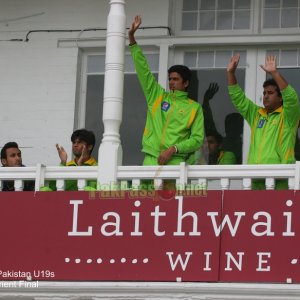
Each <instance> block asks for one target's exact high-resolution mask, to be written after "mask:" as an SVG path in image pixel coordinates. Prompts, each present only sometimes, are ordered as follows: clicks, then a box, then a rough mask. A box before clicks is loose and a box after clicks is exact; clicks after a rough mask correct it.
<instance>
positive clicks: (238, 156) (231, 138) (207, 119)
mask: <svg viewBox="0 0 300 300" xmlns="http://www.w3.org/2000/svg"><path fill="white" fill-rule="evenodd" d="M218 90H219V85H218V83H216V82H211V83H210V84H209V87H208V89H207V90H206V91H205V93H204V96H203V104H202V108H203V115H204V127H205V135H206V140H207V142H208V143H209V144H212V145H214V144H218V145H217V148H222V151H221V152H222V153H225V158H224V159H221V160H220V161H219V162H221V163H220V164H223V162H225V163H224V164H230V162H232V163H233V164H237V163H238V164H241V163H242V138H241V135H242V133H243V117H242V116H241V115H240V114H239V113H237V112H234V113H230V114H228V115H227V116H226V118H225V134H226V135H225V137H224V138H223V137H222V135H221V134H220V133H219V132H218V130H217V127H216V124H215V121H214V118H213V113H212V110H211V107H210V101H211V100H212V99H213V98H214V96H215V94H216V93H217V92H218ZM220 140H222V141H221V142H218V141H220ZM199 151H201V149H200V150H198V151H197V152H198V154H197V153H195V156H196V157H197V156H199ZM210 153H211V151H210ZM228 156H230V157H231V158H230V159H227V157H228ZM210 161H211V162H210V163H209V164H213V165H215V164H219V163H218V160H216V161H213V160H211V159H210Z"/></svg>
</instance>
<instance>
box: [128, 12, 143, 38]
mask: <svg viewBox="0 0 300 300" xmlns="http://www.w3.org/2000/svg"><path fill="white" fill-rule="evenodd" d="M141 24H142V18H141V16H140V15H137V16H135V17H134V19H133V21H132V24H131V27H130V29H129V33H131V34H134V33H135V32H136V31H137V29H138V28H139V27H140V25H141Z"/></svg>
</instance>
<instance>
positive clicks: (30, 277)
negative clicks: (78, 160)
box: [0, 162, 300, 299]
mask: <svg viewBox="0 0 300 300" xmlns="http://www.w3.org/2000/svg"><path fill="white" fill-rule="evenodd" d="M100 172H104V171H103V170H101V166H100V167H52V166H51V167H48V166H43V165H40V164H39V165H37V166H36V167H22V168H0V182H1V184H2V182H3V181H5V180H14V186H15V190H16V191H19V192H21V193H18V192H5V193H4V192H2V193H0V197H1V200H0V204H1V210H0V224H1V226H0V228H1V230H0V234H1V236H2V251H1V253H2V255H1V257H2V258H1V263H0V264H1V270H0V276H1V280H0V299H16V297H18V299H54V298H55V299H175V298H176V299H194V298H195V299H300V285H299V282H300V269H299V261H300V257H299V253H300V248H299V245H300V242H299V237H298V232H297V230H299V228H300V220H299V217H298V216H299V209H300V206H299V205H300V202H299V199H300V198H299V184H300V162H297V163H296V164H294V165H239V166H238V165H234V166H189V165H186V164H185V163H182V164H181V165H179V166H163V167H157V166H147V167H146V166H119V167H118V168H117V171H116V173H115V174H116V180H115V182H113V183H112V184H111V185H99V188H100V189H101V190H99V191H89V192H85V191H84V190H85V187H86V184H87V181H89V180H95V181H96V180H97V178H98V177H99V173H100ZM253 178H255V179H257V178H259V179H264V180H265V184H266V189H267V191H251V180H252V179H253ZM144 179H153V180H154V186H155V191H152V192H150V191H149V192H146V193H143V192H141V191H140V192H139V190H138V187H139V186H140V184H141V181H142V180H144ZM166 179H173V180H176V187H177V191H171V192H170V191H169V192H167V194H164V191H162V190H161V188H162V186H163V181H164V180H166ZM276 179H287V180H288V186H289V190H286V191H276V190H274V183H275V180H276ZM25 180H34V181H35V192H22V189H23V186H24V181H25ZM53 180H55V181H56V187H57V192H44V193H42V192H39V190H40V188H41V187H43V186H45V185H46V184H47V182H48V181H53ZM66 180H76V181H77V186H78V191H75V192H74V191H73V192H71V191H64V189H65V182H66ZM103 245H105V246H103ZM16 272H18V273H16ZM20 272H21V273H20ZM22 272H23V273H22Z"/></svg>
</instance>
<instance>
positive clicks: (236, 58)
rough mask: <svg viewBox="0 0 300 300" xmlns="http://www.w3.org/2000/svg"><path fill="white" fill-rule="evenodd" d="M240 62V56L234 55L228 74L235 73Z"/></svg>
mask: <svg viewBox="0 0 300 300" xmlns="http://www.w3.org/2000/svg"><path fill="white" fill-rule="evenodd" d="M239 61H240V54H239V53H237V54H235V55H233V56H232V57H231V59H230V62H229V64H228V65H227V72H229V73H235V70H236V68H237V66H238V64H239Z"/></svg>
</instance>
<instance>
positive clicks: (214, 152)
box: [187, 131, 237, 165]
mask: <svg viewBox="0 0 300 300" xmlns="http://www.w3.org/2000/svg"><path fill="white" fill-rule="evenodd" d="M206 134H207V136H206V138H205V142H204V146H203V147H201V149H199V150H198V151H196V152H195V153H194V154H193V155H191V156H190V157H189V159H188V160H187V163H188V164H190V165H203V164H209V165H234V164H236V163H237V161H236V157H235V154H234V153H233V152H231V151H224V149H223V137H222V135H221V134H219V133H218V132H216V131H207V133H206Z"/></svg>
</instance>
